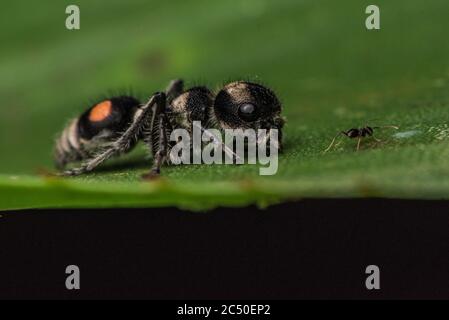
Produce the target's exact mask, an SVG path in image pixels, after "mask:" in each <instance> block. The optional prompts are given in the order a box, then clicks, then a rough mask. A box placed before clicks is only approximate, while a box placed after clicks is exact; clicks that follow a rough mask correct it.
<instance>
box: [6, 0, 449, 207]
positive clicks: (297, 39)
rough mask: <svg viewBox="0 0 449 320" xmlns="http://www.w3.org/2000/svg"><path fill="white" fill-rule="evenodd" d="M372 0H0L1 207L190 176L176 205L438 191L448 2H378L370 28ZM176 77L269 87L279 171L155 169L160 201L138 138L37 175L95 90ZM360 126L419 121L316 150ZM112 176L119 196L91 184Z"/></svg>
mask: <svg viewBox="0 0 449 320" xmlns="http://www.w3.org/2000/svg"><path fill="white" fill-rule="evenodd" d="M372 3H373V2H372V1H360V0H353V1H352V0H350V1H340V2H337V1H330V0H328V1H324V0H313V1H312V0H310V1H306V0H302V1H301V0H279V1H274V0H241V1H237V0H234V1H174V0H173V1H141V0H132V1H126V2H125V1H118V0H112V1H92V0H89V1H87V0H80V1H65V0H64V1H57V2H56V1H39V2H37V1H35V2H30V1H24V0H16V1H13V2H7V3H4V4H2V5H1V10H0V38H1V44H2V45H1V50H0V150H1V157H0V173H1V174H0V191H2V195H1V196H0V208H20V207H30V206H31V207H33V206H59V205H61V206H83V205H85V206H97V205H98V206H113V205H127V206H130V205H134V204H135V205H156V204H158V205H170V204H175V205H180V204H179V203H177V202H176V201H177V200H176V199H174V198H176V196H171V195H170V194H172V195H173V194H175V195H176V194H178V193H179V194H182V193H183V192H184V191H183V188H187V187H185V186H187V185H189V186H190V187H188V188H190V189H189V190H190V191H191V192H196V193H195V196H196V197H197V198H195V197H194V196H193V195H191V194H188V195H185V197H186V199H188V198H189V197H190V198H192V199H194V198H195V199H194V200H191V201H190V200H189V201H188V202H189V203H188V204H186V206H187V207H189V206H191V205H192V203H197V202H198V201H200V202H201V200H198V199H204V197H207V199H208V200H207V201H206V202H210V203H209V204H208V206H214V205H226V204H232V205H241V204H247V203H253V202H258V203H263V202H264V199H267V203H271V202H278V201H282V200H286V199H293V198H300V197H315V196H326V197H332V196H386V197H389V196H390V197H417V198H429V197H430V198H449V166H448V164H449V161H448V155H449V151H448V147H449V140H448V138H449V128H447V122H448V116H449V94H448V89H449V42H448V41H447V38H448V35H447V33H448V30H449V2H448V1H447V0H430V1H427V2H422V1H419V0H409V1H385V0H382V1H381V0H376V1H374V4H376V5H378V6H379V7H380V10H381V30H379V31H368V30H366V28H365V19H366V17H367V15H366V14H365V8H366V7H367V6H368V5H369V4H372ZM69 4H77V5H78V6H79V7H80V10H81V29H80V30H78V31H69V30H67V29H66V28H65V19H66V17H67V15H66V14H65V8H66V6H67V5H69ZM179 77H182V78H184V79H185V80H186V81H187V83H188V84H190V85H194V84H206V85H209V86H210V87H212V88H214V89H216V88H219V87H220V85H222V84H223V83H226V81H228V80H235V79H242V78H243V79H251V80H255V81H261V82H263V83H265V84H267V85H269V86H270V87H272V88H273V89H274V90H275V91H276V92H277V94H278V95H279V97H280V98H281V100H282V102H283V105H284V115H285V116H286V117H287V119H288V124H287V127H286V130H285V137H286V149H285V153H284V154H283V155H281V157H280V163H279V172H278V174H277V175H276V176H273V177H260V176H258V168H257V167H256V166H249V165H244V166H184V167H170V168H165V169H164V171H163V175H164V181H165V182H164V183H165V184H164V185H165V186H166V187H167V186H170V187H167V188H168V189H167V190H166V189H163V190H162V189H161V190H159V189H158V191H157V192H159V193H157V197H162V198H164V197H165V200H164V201H161V202H160V203H159V202H158V203H156V202H157V201H156V202H155V200H149V199H147V198H149V196H148V195H154V196H156V194H155V193H154V192H156V191H154V190H156V189H157V188H158V187H155V186H152V187H151V188H156V189H151V188H148V189H146V188H147V187H148V185H144V184H142V183H140V182H139V179H138V177H139V176H140V174H141V173H143V172H145V171H146V170H147V169H148V168H149V167H150V163H151V161H149V160H144V155H145V151H144V150H143V148H142V149H140V150H137V151H136V152H134V153H133V154H131V155H129V156H127V157H126V158H124V159H120V160H116V161H113V162H112V164H109V165H108V166H106V167H105V168H104V169H103V170H101V171H100V172H98V173H94V174H91V175H88V176H84V177H80V178H74V179H65V180H63V181H56V180H57V179H50V180H51V182H48V181H47V179H46V178H40V177H39V175H38V174H37V172H39V170H41V169H42V168H48V169H51V168H52V148H53V142H54V139H55V137H56V136H57V134H58V133H59V132H60V131H61V130H62V129H63V127H64V124H66V122H67V121H68V120H69V119H70V118H71V117H74V116H76V115H78V114H79V113H80V112H82V111H83V110H85V109H86V108H87V107H89V106H90V104H91V103H92V101H95V100H96V99H97V98H100V97H103V96H104V95H107V94H108V93H110V92H112V93H121V92H129V91H132V92H133V93H134V94H136V95H137V96H139V97H140V98H142V99H145V98H146V97H148V96H149V95H150V94H152V93H153V92H155V91H158V90H161V89H163V88H165V86H166V84H167V83H168V81H169V80H171V79H173V78H179ZM365 124H370V125H384V124H395V125H399V126H400V127H401V128H400V131H401V132H406V131H411V130H413V131H414V132H415V133H416V134H415V135H414V136H413V137H410V138H402V139H399V138H395V137H394V135H393V134H394V133H396V132H392V131H391V130H384V131H382V132H379V133H378V137H379V138H381V139H382V140H384V141H385V142H384V143H382V144H380V145H379V144H374V143H373V141H372V140H367V141H365V142H364V143H363V145H362V146H363V148H362V151H361V152H358V153H355V152H354V148H355V144H354V141H349V140H348V141H346V140H344V141H343V143H342V144H341V145H340V147H339V148H337V149H336V150H334V151H332V152H329V153H328V154H326V155H323V154H322V151H323V150H324V148H325V147H326V146H327V145H328V144H329V142H330V140H331V139H332V138H333V136H334V135H335V133H336V132H338V131H340V130H343V129H349V128H351V127H358V126H363V125H365ZM223 181H224V182H225V184H220V183H221V182H223ZM226 182H229V183H228V184H226ZM55 184H56V185H57V187H55V186H54V185H55ZM156 184H158V183H156ZM182 184H184V185H185V186H184V187H183V186H182ZM242 185H243V187H242ZM92 186H95V187H92ZM114 186H115V187H117V189H114V192H117V194H115V195H116V196H117V197H121V198H122V199H123V202H120V201H118V200H117V199H115V200H111V199H110V198H111V197H110V196H109V195H107V194H106V195H105V199H104V201H103V202H101V201H100V200H98V202H96V201H94V200H93V198H91V197H90V196H88V194H89V192H98V193H100V192H102V191H105V192H106V191H107V190H109V191H110V189H111V188H114ZM174 186H176V190H175V191H174V190H173V189H170V188H171V187H173V188H175V187H174ZM73 188H75V189H76V190H77V191H76V192H79V193H83V196H82V197H80V198H76V196H75V195H74V194H76V192H75V191H74V189H73ZM88 188H91V189H88ZM150 189H151V190H150ZM55 190H59V192H62V193H63V194H62V195H61V194H59V193H57V192H55ZM61 190H65V191H61ZM192 190H195V191H192ZM39 192H42V194H40V193H39ZM64 192H65V193H64ZM226 192H228V193H229V196H228V197H227V198H226V199H224V197H223V194H226ZM141 193H142V194H141ZM236 193H238V194H237V195H236ZM70 194H71V195H72V197H70V196H69V195H70ZM137 194H139V195H138V196H137ZM143 194H144V195H143ZM135 196H136V197H140V196H142V199H140V198H139V199H140V200H136V198H133V197H135ZM99 198H100V197H97V199H99ZM143 198H145V199H143ZM237 198H238V200H235V199H237ZM126 199H127V200H126Z"/></svg>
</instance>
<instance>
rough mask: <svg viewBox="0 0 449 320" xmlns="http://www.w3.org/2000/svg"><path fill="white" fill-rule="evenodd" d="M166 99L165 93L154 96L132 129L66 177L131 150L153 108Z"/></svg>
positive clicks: (140, 112) (89, 169)
mask: <svg viewBox="0 0 449 320" xmlns="http://www.w3.org/2000/svg"><path fill="white" fill-rule="evenodd" d="M162 96H163V99H164V103H165V94H164V93H156V94H154V95H153V96H152V97H151V98H150V100H149V101H148V102H147V103H146V104H145V105H143V106H142V107H141V108H140V109H139V110H138V111H137V112H136V115H135V117H134V121H133V122H132V124H131V125H130V127H129V128H128V129H127V130H126V131H125V133H123V134H122V135H121V136H120V137H119V138H118V139H117V140H116V141H114V142H112V143H111V144H110V145H109V146H108V147H107V148H106V149H105V150H103V151H102V152H100V153H99V154H97V155H96V156H94V157H92V158H90V159H88V160H87V161H85V162H84V163H83V164H82V165H81V167H79V168H75V169H71V170H68V171H66V172H64V175H70V176H75V175H80V174H83V173H86V172H90V171H92V170H93V169H95V168H96V167H97V166H99V165H100V164H101V163H103V162H104V161H106V160H108V159H109V158H111V157H112V156H115V155H117V154H120V153H121V152H124V151H126V150H128V149H129V147H130V145H131V144H132V142H133V140H137V139H138V137H139V135H140V133H141V131H142V129H143V127H144V126H145V124H146V122H147V120H148V118H149V115H150V114H151V108H152V106H153V105H155V104H158V103H159V101H160V100H161V99H162Z"/></svg>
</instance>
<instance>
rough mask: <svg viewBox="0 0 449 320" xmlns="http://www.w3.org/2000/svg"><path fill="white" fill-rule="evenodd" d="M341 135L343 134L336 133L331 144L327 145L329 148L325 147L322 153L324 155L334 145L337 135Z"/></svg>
mask: <svg viewBox="0 0 449 320" xmlns="http://www.w3.org/2000/svg"><path fill="white" fill-rule="evenodd" d="M341 134H343V133H342V132H340V133H337V135H336V136H335V137H334V138H333V139H332V142H331V144H330V145H329V147H327V148H326V150H324V151H323V154H324V153H326V152H328V151H329V150H330V149H331V148H332V146H333V145H334V143H335V140H336V139H337V137H338V136H339V135H341Z"/></svg>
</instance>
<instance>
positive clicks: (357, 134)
mask: <svg viewBox="0 0 449 320" xmlns="http://www.w3.org/2000/svg"><path fill="white" fill-rule="evenodd" d="M382 128H392V129H399V128H398V127H397V126H381V127H370V126H365V127H362V128H352V129H349V130H347V131H341V132H339V133H337V135H336V136H335V137H334V138H333V139H332V141H331V143H330V145H329V146H328V147H327V148H326V150H324V153H326V152H328V151H329V150H330V149H331V148H332V146H333V145H334V143H335V140H336V139H337V138H338V137H339V136H341V135H343V136H346V137H348V138H350V139H356V138H357V147H356V151H359V149H360V143H361V141H362V139H363V138H365V137H373V139H374V140H376V141H377V142H380V140H379V139H377V138H376V137H374V136H373V135H374V130H375V129H382Z"/></svg>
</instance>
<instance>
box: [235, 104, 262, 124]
mask: <svg viewBox="0 0 449 320" xmlns="http://www.w3.org/2000/svg"><path fill="white" fill-rule="evenodd" d="M238 113H239V117H240V118H242V120H244V121H246V122H252V121H255V120H256V119H257V116H258V112H257V107H256V106H255V105H254V104H252V103H243V104H241V105H240V107H239V111H238Z"/></svg>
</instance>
